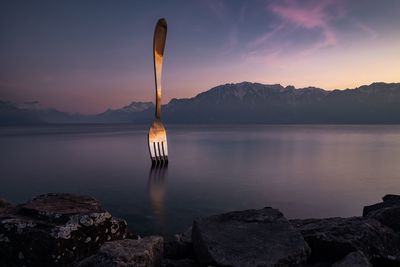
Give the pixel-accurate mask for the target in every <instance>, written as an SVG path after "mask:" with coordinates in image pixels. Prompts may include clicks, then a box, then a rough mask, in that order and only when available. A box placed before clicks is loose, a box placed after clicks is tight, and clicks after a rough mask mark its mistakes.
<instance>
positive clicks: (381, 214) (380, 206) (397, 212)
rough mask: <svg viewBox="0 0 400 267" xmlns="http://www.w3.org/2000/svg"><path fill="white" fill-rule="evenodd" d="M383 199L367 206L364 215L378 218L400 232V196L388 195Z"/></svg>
mask: <svg viewBox="0 0 400 267" xmlns="http://www.w3.org/2000/svg"><path fill="white" fill-rule="evenodd" d="M382 199H383V202H380V203H377V204H374V205H370V206H365V207H364V210H363V216H364V217H367V218H372V219H375V220H378V221H379V222H381V223H382V224H384V225H386V226H388V227H390V228H392V229H393V230H394V231H395V232H397V233H400V196H397V195H386V196H384V197H383V198H382Z"/></svg>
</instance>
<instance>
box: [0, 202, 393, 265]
mask: <svg viewBox="0 0 400 267" xmlns="http://www.w3.org/2000/svg"><path fill="white" fill-rule="evenodd" d="M399 232H400V196H397V195H386V196H384V197H383V201H382V202H380V203H376V204H373V205H370V206H366V207H364V210H363V216H361V217H351V218H339V217H337V218H324V219H302V220H287V219H286V218H285V216H284V215H283V214H282V213H281V212H280V211H279V210H277V209H274V208H270V207H266V208H264V209H260V210H244V211H234V212H229V213H225V214H219V215H214V216H210V217H205V218H198V219H195V221H194V222H193V225H192V226H191V227H190V228H189V229H188V230H187V231H185V232H184V233H181V234H176V235H174V236H173V237H169V238H163V237H161V236H146V237H140V236H138V235H136V234H134V233H131V232H130V231H129V230H128V228H127V223H126V221H125V220H123V219H120V218H116V217H113V216H112V215H111V214H110V213H109V212H107V211H106V210H104V209H103V208H102V207H101V206H100V204H99V202H98V201H97V200H95V199H94V198H92V197H89V196H79V195H73V194H46V195H40V196H37V197H35V198H33V199H32V200H31V201H29V202H27V203H24V204H19V205H12V204H10V203H8V202H7V201H6V200H4V199H0V266H1V267H3V266H4V267H5V266H7V267H9V266H79V267H89V266H99V267H102V266H104V267H105V266H140V267H145V266H151V267H155V266H163V267H191V266H249V267H250V266H310V267H311V266H312V267H323V266H334V267H343V266H355V267H361V266H400V236H399Z"/></svg>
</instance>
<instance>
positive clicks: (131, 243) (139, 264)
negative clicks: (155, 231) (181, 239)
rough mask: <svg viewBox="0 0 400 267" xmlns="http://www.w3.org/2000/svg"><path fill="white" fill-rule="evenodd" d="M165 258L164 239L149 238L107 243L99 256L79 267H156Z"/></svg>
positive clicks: (89, 259) (91, 258)
mask: <svg viewBox="0 0 400 267" xmlns="http://www.w3.org/2000/svg"><path fill="white" fill-rule="evenodd" d="M162 256H163V239H162V237H159V236H148V237H145V238H141V239H136V240H133V239H125V240H117V241H112V242H107V243H105V244H104V245H103V246H101V248H100V250H99V252H97V254H95V255H93V256H91V257H89V258H87V259H85V260H83V261H82V262H80V263H79V264H78V265H77V266H78V267H118V266H124V267H156V266H160V264H161V259H162Z"/></svg>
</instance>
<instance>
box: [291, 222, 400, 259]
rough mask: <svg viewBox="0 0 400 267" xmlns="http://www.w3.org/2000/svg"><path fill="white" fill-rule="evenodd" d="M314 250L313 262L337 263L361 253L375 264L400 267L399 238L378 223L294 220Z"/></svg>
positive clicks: (294, 223)
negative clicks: (352, 254) (397, 265)
mask: <svg viewBox="0 0 400 267" xmlns="http://www.w3.org/2000/svg"><path fill="white" fill-rule="evenodd" d="M290 222H291V223H292V224H293V225H294V226H295V227H297V228H298V229H299V230H300V232H301V234H302V235H303V236H304V239H305V240H306V241H307V243H308V245H309V246H310V248H311V250H312V254H311V258H310V261H311V262H319V261H322V262H332V263H333V262H336V261H338V260H340V259H342V258H344V257H345V256H346V255H348V254H349V253H351V252H355V251H361V252H363V253H364V254H365V256H366V257H367V258H368V259H369V260H371V261H372V262H376V263H382V264H394V263H400V261H399V260H400V243H399V237H398V235H397V234H396V233H395V232H394V231H393V230H392V229H390V228H388V227H386V226H384V225H382V224H381V223H380V222H378V221H376V220H374V219H368V218H362V217H352V218H327V219H305V220H291V221H290Z"/></svg>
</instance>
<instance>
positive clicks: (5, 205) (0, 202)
mask: <svg viewBox="0 0 400 267" xmlns="http://www.w3.org/2000/svg"><path fill="white" fill-rule="evenodd" d="M10 207H11V203H10V202H8V201H7V200H5V199H4V198H0V213H3V212H6V211H7V210H8V209H9V208H10Z"/></svg>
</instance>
